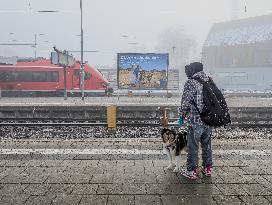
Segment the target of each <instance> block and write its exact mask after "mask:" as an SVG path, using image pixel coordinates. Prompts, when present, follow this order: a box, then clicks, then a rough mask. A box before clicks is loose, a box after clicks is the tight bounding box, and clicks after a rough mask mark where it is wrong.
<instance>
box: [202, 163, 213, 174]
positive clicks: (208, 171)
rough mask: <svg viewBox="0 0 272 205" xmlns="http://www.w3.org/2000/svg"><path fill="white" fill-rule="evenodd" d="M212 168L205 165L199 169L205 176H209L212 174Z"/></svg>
mask: <svg viewBox="0 0 272 205" xmlns="http://www.w3.org/2000/svg"><path fill="white" fill-rule="evenodd" d="M212 170H213V168H212V166H210V165H209V166H207V167H206V168H202V169H201V171H202V173H203V174H204V175H205V176H206V177H210V176H212Z"/></svg>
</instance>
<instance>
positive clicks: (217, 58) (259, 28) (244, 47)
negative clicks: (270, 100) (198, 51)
mask: <svg viewBox="0 0 272 205" xmlns="http://www.w3.org/2000/svg"><path fill="white" fill-rule="evenodd" d="M202 61H203V64H204V66H205V68H206V70H207V71H208V73H209V74H210V75H211V76H212V77H213V78H214V80H215V81H216V83H217V84H218V86H219V87H220V88H221V89H225V90H232V91H271V90H272V15H266V16H259V17H252V18H246V19H240V20H235V21H229V22H223V23H217V24H214V25H213V27H212V29H211V30H210V33H209V35H208V37H207V39H206V41H205V43H204V46H203V50H202Z"/></svg>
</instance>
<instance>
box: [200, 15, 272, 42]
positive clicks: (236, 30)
mask: <svg viewBox="0 0 272 205" xmlns="http://www.w3.org/2000/svg"><path fill="white" fill-rule="evenodd" d="M270 40H272V15H265V16H258V17H251V18H246V19H240V20H235V21H228V22H223V23H216V24H214V25H213V27H212V29H211V30H210V33H209V35H208V37H207V39H206V41H205V43H204V46H205V47H211V46H222V45H227V46H234V45H241V44H254V43H260V42H265V41H270Z"/></svg>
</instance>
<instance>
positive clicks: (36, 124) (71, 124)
mask: <svg viewBox="0 0 272 205" xmlns="http://www.w3.org/2000/svg"><path fill="white" fill-rule="evenodd" d="M0 126H11V127H21V126H24V127H94V126H105V127H106V126H107V123H106V122H2V123H0ZM118 126H121V127H122V126H131V127H133V126H134V127H148V126H152V127H160V126H161V124H160V123H159V122H117V127H118ZM169 126H174V127H177V126H178V124H177V123H169ZM236 127H239V128H272V123H271V122H270V123H268V122H267V123H263V122H262V123H260V122H245V123H240V122H239V123H233V124H231V125H228V126H227V128H236Z"/></svg>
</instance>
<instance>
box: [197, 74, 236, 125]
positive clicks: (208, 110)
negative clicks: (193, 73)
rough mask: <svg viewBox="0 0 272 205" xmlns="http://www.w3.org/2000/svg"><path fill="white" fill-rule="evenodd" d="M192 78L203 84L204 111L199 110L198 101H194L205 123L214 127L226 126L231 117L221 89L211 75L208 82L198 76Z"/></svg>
mask: <svg viewBox="0 0 272 205" xmlns="http://www.w3.org/2000/svg"><path fill="white" fill-rule="evenodd" d="M192 79H194V80H196V81H198V82H199V83H201V84H202V85H203V103H204V107H203V110H202V112H200V111H199V109H198V107H197V106H196V103H195V102H193V104H194V106H195V107H196V109H197V111H198V113H199V115H200V118H201V120H202V121H203V122H204V123H205V124H207V125H210V126H213V127H220V126H226V125H227V124H230V123H231V119H230V114H229V109H228V106H227V103H226V100H225V98H224V96H223V94H222V93H221V91H220V90H219V89H218V88H217V86H216V85H215V83H214V82H213V80H212V79H211V78H210V77H209V80H208V81H207V82H205V81H204V80H203V79H201V78H198V77H193V78H192Z"/></svg>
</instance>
